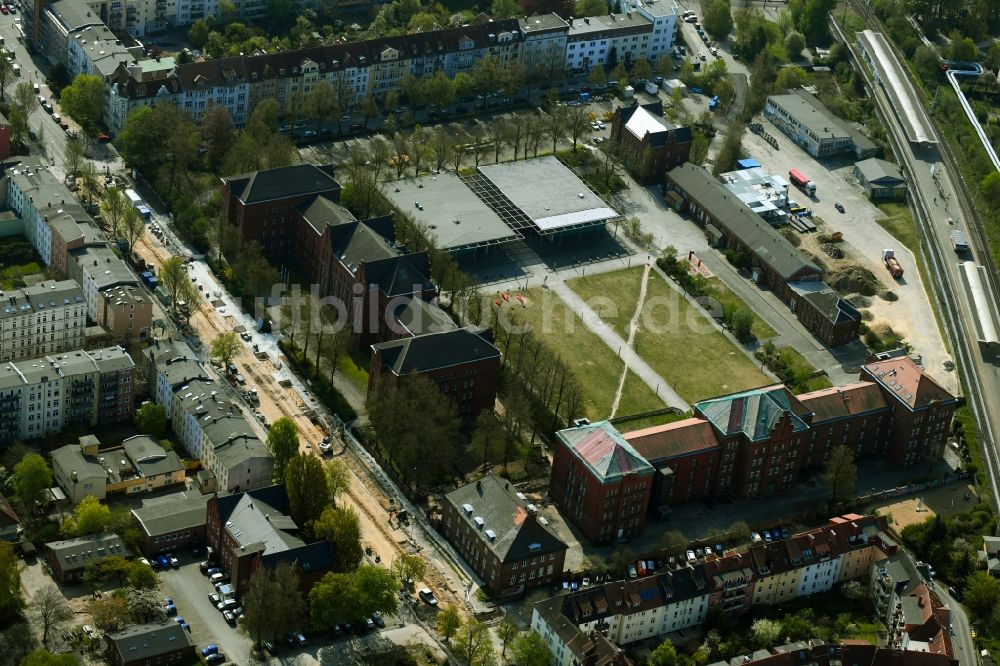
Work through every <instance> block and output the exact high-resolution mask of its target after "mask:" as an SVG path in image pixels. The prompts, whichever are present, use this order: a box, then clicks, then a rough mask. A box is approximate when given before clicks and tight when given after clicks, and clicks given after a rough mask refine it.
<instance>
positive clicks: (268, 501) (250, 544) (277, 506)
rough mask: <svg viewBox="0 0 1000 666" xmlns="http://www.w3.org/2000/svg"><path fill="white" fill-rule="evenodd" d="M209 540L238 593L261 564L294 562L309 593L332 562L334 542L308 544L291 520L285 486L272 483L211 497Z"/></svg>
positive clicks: (208, 524) (207, 536)
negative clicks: (262, 486) (271, 484)
mask: <svg viewBox="0 0 1000 666" xmlns="http://www.w3.org/2000/svg"><path fill="white" fill-rule="evenodd" d="M207 510H208V513H207V527H206V538H207V543H208V545H209V546H211V547H212V548H213V549H214V551H215V553H216V558H217V559H218V562H219V564H220V565H221V566H222V568H224V569H225V570H226V571H228V572H229V575H230V578H231V580H232V585H233V587H234V588H235V589H236V590H237V592H239V591H242V590H244V589H245V588H246V584H247V581H248V580H249V579H250V576H252V575H253V574H254V572H256V571H257V570H259V569H260V568H261V567H265V566H270V567H273V566H277V564H278V563H281V562H289V563H291V564H292V565H293V566H294V567H295V569H296V571H297V572H298V574H299V580H300V584H301V587H302V592H303V593H305V594H308V593H309V590H310V589H312V586H313V585H314V584H315V583H316V582H317V581H319V579H321V578H322V577H323V576H324V575H325V574H326V573H327V572H328V571H330V570H331V567H332V566H333V546H332V545H331V544H330V542H329V541H317V542H314V543H306V542H305V541H304V540H303V539H302V535H301V530H300V528H299V526H298V525H296V524H295V521H294V520H292V519H291V517H290V516H289V515H288V514H289V507H288V495H287V493H286V492H285V487H284V486H283V485H278V486H267V487H264V488H257V489H255V490H250V491H246V492H236V493H232V494H230V495H215V496H212V497H211V498H210V499H209V500H208V509H207Z"/></svg>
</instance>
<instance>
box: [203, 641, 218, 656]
mask: <svg viewBox="0 0 1000 666" xmlns="http://www.w3.org/2000/svg"><path fill="white" fill-rule="evenodd" d="M218 652H219V646H218V645H216V644H215V643H209V644H208V645H206V646H205V647H203V648H202V649H201V656H203V657H207V656H208V655H210V654H218Z"/></svg>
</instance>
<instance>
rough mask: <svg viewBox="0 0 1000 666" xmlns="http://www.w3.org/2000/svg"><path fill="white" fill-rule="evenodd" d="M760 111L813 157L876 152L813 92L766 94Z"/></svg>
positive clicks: (861, 155) (866, 140) (868, 155)
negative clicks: (762, 109) (762, 110)
mask: <svg viewBox="0 0 1000 666" xmlns="http://www.w3.org/2000/svg"><path fill="white" fill-rule="evenodd" d="M764 115H765V116H767V117H768V118H769V119H770V120H771V122H772V123H774V125H775V126H776V127H777V128H778V129H780V130H781V131H782V132H784V133H785V134H786V135H787V136H788V138H790V139H791V140H792V141H794V142H795V143H797V144H799V145H800V146H801V147H802V148H803V149H804V150H805V151H806V152H807V153H809V154H810V155H812V156H813V157H828V156H830V155H840V154H842V153H851V152H853V153H854V155H855V156H856V157H857V158H858V159H863V158H866V157H872V156H874V155H875V153H876V152H877V148H876V146H875V144H874V143H872V141H871V139H869V138H868V137H866V136H865V135H864V134H862V133H861V132H858V131H857V130H856V129H854V128H852V127H849V126H848V125H847V123H845V122H844V121H842V120H840V119H839V118H837V117H836V116H834V115H833V114H832V113H831V112H830V110H829V109H827V108H826V107H825V106H823V103H822V102H820V101H819V100H818V99H817V98H816V97H815V96H814V95H812V94H810V93H807V92H805V91H803V90H800V91H798V92H795V93H790V94H787V95H770V96H769V97H768V98H767V103H766V105H765V106H764Z"/></svg>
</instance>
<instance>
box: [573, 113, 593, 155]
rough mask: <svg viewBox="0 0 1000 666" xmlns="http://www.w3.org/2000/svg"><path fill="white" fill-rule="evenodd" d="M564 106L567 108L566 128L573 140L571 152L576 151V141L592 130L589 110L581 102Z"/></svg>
mask: <svg viewBox="0 0 1000 666" xmlns="http://www.w3.org/2000/svg"><path fill="white" fill-rule="evenodd" d="M566 108H569V111H568V112H567V113H566V129H567V130H568V132H569V137H570V139H572V141H573V152H576V143H577V141H580V140H583V139H585V138H586V137H587V136H588V135H589V134H590V132H591V131H592V130H593V127H591V123H590V112H589V111H588V110H587V107H585V106H583V105H582V104H581V105H580V106H573V107H566Z"/></svg>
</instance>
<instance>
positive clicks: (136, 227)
mask: <svg viewBox="0 0 1000 666" xmlns="http://www.w3.org/2000/svg"><path fill="white" fill-rule="evenodd" d="M87 164H91V166H93V165H92V163H90V162H87ZM120 232H121V237H122V238H123V239H124V240H125V246H126V248H127V249H128V253H129V254H131V253H132V248H133V247H135V244H136V242H138V240H139V239H140V238H142V235H143V234H144V233H145V232H146V221H145V220H143V219H142V216H141V215H139V211H138V210H136V209H135V208H134V207H132V206H129V207H128V208H126V209H125V217H124V219H123V220H122V224H121V229H120Z"/></svg>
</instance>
